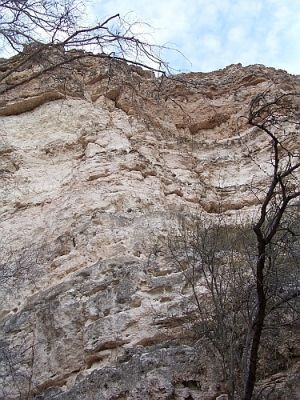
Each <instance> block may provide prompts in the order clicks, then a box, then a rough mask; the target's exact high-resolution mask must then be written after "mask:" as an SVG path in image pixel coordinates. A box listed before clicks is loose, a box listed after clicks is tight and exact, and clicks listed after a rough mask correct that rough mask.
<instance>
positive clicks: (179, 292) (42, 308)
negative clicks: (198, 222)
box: [0, 57, 299, 400]
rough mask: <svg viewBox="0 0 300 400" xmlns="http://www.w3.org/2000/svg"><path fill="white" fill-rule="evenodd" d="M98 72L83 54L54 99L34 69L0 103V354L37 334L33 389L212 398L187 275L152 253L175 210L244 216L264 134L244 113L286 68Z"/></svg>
mask: <svg viewBox="0 0 300 400" xmlns="http://www.w3.org/2000/svg"><path fill="white" fill-rule="evenodd" d="M75 67H76V68H75ZM83 72H84V73H83ZM28 73H29V72H28V71H25V72H24V74H23V75H22V74H21V75H20V77H19V78H18V79H23V77H25V76H27V74H28ZM60 73H62V72H60ZM65 73H66V74H67V73H68V71H65ZM107 74H108V69H107V65H104V62H103V61H101V60H97V59H94V58H92V57H91V58H87V59H86V60H85V62H84V63H83V64H76V63H75V64H74V73H73V75H72V78H70V79H69V83H68V85H67V86H66V88H65V92H63V97H64V98H63V97H57V98H56V97H55V96H54V97H51V96H52V95H51V96H50V97H47V96H45V95H43V94H42V92H41V90H44V92H43V93H60V92H59V90H58V89H59V87H58V86H59V84H58V83H57V82H56V80H55V79H53V82H51V81H49V82H51V85H52V87H51V90H50V88H47V87H44V86H43V85H46V83H44V82H40V81H38V80H37V81H32V82H30V83H28V84H26V85H25V86H24V87H22V86H20V87H19V88H18V89H15V90H14V91H12V92H11V94H9V95H7V96H6V97H5V99H3V103H1V107H3V108H2V114H1V118H0V123H1V137H0V157H1V159H0V172H1V174H0V201H1V217H0V245H1V252H2V253H1V257H2V260H1V263H3V265H4V268H7V271H8V272H12V274H11V276H10V274H8V277H7V281H6V282H5V284H3V285H2V286H1V287H0V294H1V308H2V310H1V313H0V316H1V320H0V323H1V332H0V334H1V336H3V337H4V338H5V340H7V341H10V346H11V348H10V351H11V352H12V351H13V350H12V348H13V347H14V346H19V348H21V347H22V346H25V347H26V346H27V348H31V347H32V345H34V349H35V352H34V357H35V358H34V364H33V367H31V368H33V371H32V369H31V368H30V366H29V364H28V363H27V364H26V363H25V362H23V364H22V363H21V364H22V365H21V364H20V365H21V367H20V370H18V371H19V372H20V373H21V372H22V373H23V376H30V373H31V372H33V377H34V379H33V387H34V391H35V392H34V393H35V394H36V395H40V396H42V397H41V398H42V399H50V398H51V396H52V395H53V396H54V395H55V396H56V397H55V398H57V399H60V400H62V399H64V400H66V399H72V400H79V399H82V398H84V399H87V400H90V399H96V400H98V399H101V400H102V399H105V400H108V399H113V398H119V399H122V398H123V399H128V400H129V399H130V400H138V399H143V400H144V399H149V400H150V399H153V400H155V399H166V398H171V397H170V396H174V395H176V396H177V397H176V398H177V399H178V400H179V399H180V400H181V399H188V398H193V399H204V398H216V397H217V393H220V391H218V389H217V384H218V383H219V382H218V375H217V372H216V371H215V370H214V367H213V366H209V365H207V358H206V356H207V355H205V354H203V351H202V352H200V354H196V356H195V349H194V348H193V347H191V346H190V343H191V342H189V340H190V337H189V334H190V333H191V332H190V329H189V321H190V315H189V314H188V312H187V308H188V307H187V306H186V304H187V302H189V301H190V297H189V296H190V292H189V291H188V290H186V291H184V290H183V287H182V286H183V277H182V273H181V272H180V271H178V270H172V269H171V268H170V267H169V266H167V265H166V264H165V263H164V261H163V258H162V256H161V255H159V252H158V253H157V254H156V256H155V257H156V258H154V257H152V254H153V252H154V251H156V250H155V249H157V247H159V246H158V245H159V241H160V240H162V238H163V237H164V235H165V234H166V233H167V232H168V230H170V229H172V228H173V229H175V227H176V223H175V222H174V220H175V217H176V215H178V214H180V213H186V212H195V213H197V212H201V213H206V215H207V216H209V215H210V214H212V215H213V213H215V212H218V211H219V209H220V201H222V207H223V208H224V209H225V212H226V215H227V216H228V218H232V219H233V220H234V218H236V216H237V215H238V213H241V214H243V217H247V216H250V217H251V216H252V215H253V212H254V211H255V206H256V204H257V198H256V196H255V195H254V193H253V185H255V184H258V183H262V182H264V180H265V172H266V171H267V169H268V168H270V165H269V163H268V161H269V160H268V152H267V150H268V148H267V145H268V143H267V140H265V139H264V138H262V136H261V135H260V134H259V133H258V132H256V131H255V130H254V129H253V128H251V129H250V128H249V127H248V126H247V125H246V123H245V119H243V118H241V116H245V115H247V112H248V105H249V102H250V100H251V98H252V97H253V96H254V95H256V94H257V93H258V92H260V91H261V90H265V89H266V88H267V87H270V85H271V86H272V87H277V86H276V85H279V86H280V87H281V88H282V87H283V86H285V85H287V87H289V85H293V84H295V79H296V78H294V77H292V76H289V75H287V74H286V73H284V72H280V71H276V70H273V69H266V68H265V67H261V66H250V67H246V68H243V67H241V66H240V65H237V66H229V67H227V68H226V69H225V70H222V71H216V72H213V73H207V74H195V73H191V74H187V75H180V76H179V78H180V79H183V78H184V79H186V80H187V81H188V84H187V85H184V84H183V83H181V82H176V81H171V80H170V81H168V80H165V81H164V80H163V81H162V82H161V81H160V80H159V78H155V77H154V76H153V75H152V74H151V73H149V72H145V71H143V70H141V69H136V67H129V66H126V64H125V63H122V64H120V65H119V67H118V66H115V65H113V66H112V67H111V70H110V74H111V76H108V75H107ZM82 76H84V77H85V78H84V79H85V84H84V85H82ZM108 81H109V82H108ZM274 82H278V84H277V83H276V84H275V83H274ZM193 83H195V84H193ZM40 86H41V88H40ZM137 88H139V90H138V91H137ZM158 88H159V89H158ZM56 91H57V92H56ZM26 93H27V95H28V93H31V96H30V97H26V96H25V94H26ZM24 99H25V100H24ZM5 107H6V108H5ZM9 107H10V108H9ZM0 113H1V109H0ZM293 140H294V143H295V148H297V146H298V144H299V138H296V139H293ZM249 149H251V154H253V156H254V157H255V159H256V160H257V161H259V163H260V165H261V167H262V168H261V169H259V168H257V164H256V163H254V162H253V161H252V160H251V158H250V157H249ZM180 340H182V342H181V343H179V342H180ZM28 357H29V356H28ZM2 367H3V368H4V369H5V368H6V367H7V366H5V365H3V363H2ZM204 367H205V368H204ZM18 368H19V367H18ZM198 371H202V372H201V373H200V372H198ZM24 382H25V381H23V383H22V384H23V385H25V384H26V382H25V383H24ZM5 384H6V387H7V388H9V389H7V390H8V391H10V393H9V396H10V397H8V395H7V397H6V398H7V399H13V398H17V397H16V396H18V393H17V391H16V389H14V388H13V387H14V383H13V380H12V377H11V376H8V378H7V380H6V382H5ZM105 385H106V386H105ZM24 387H25V386H24ZM51 387H52V389H51ZM22 390H23V389H22ZM51 392H52V393H51ZM83 393H84V394H83ZM89 393H90V394H89ZM95 393H96V394H95ZM94 394H95V396H98V397H93V396H94ZM83 395H84V396H86V397H82V396H83ZM88 396H90V397H88ZM101 396H102V397H101ZM168 396H169V397H168Z"/></svg>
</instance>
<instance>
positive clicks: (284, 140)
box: [167, 93, 300, 400]
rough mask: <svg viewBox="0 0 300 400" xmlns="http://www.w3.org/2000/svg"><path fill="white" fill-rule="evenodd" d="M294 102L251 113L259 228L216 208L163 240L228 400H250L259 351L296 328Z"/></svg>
mask: <svg viewBox="0 0 300 400" xmlns="http://www.w3.org/2000/svg"><path fill="white" fill-rule="evenodd" d="M298 98H299V97H298V95H297V94H276V93H275V94H271V93H263V94H260V95H259V96H257V97H255V98H254V99H253V101H252V103H251V105H250V112H249V124H250V125H252V126H253V127H254V128H255V129H257V133H259V134H260V135H261V134H262V135H261V138H262V142H263V145H264V146H266V149H267V150H268V154H269V158H268V159H267V160H264V172H265V177H264V180H263V181H262V182H259V183H258V186H257V190H256V191H255V193H254V194H255V196H256V197H257V198H258V200H259V204H260V205H259V207H258V217H256V218H255V219H256V222H255V223H250V222H249V224H248V225H245V226H240V225H239V224H238V223H237V224H236V225H232V224H229V223H228V222H226V218H225V216H223V215H222V213H221V209H222V207H220V213H219V214H217V215H216V218H215V219H213V220H210V221H209V220H208V219H207V218H204V217H203V216H201V217H200V218H199V217H195V216H192V217H188V218H186V217H185V218H184V220H183V223H182V222H181V223H180V224H179V229H178V232H177V234H175V236H174V234H172V235H171V236H170V239H169V240H168V246H167V247H168V253H169V260H170V262H171V263H172V264H173V265H176V266H177V268H179V269H180V271H182V273H183V275H184V278H185V282H186V284H188V285H189V286H190V288H191V290H192V295H193V299H194V300H193V301H194V303H195V306H196V311H197V313H198V322H197V324H196V328H197V329H196V331H197V335H198V337H199V338H204V339H205V340H206V341H208V343H209V344H210V346H211V349H212V351H213V352H214V355H216V356H217V359H218V360H219V362H220V365H221V369H222V371H223V377H224V380H225V381H226V382H227V388H226V391H227V393H228V394H229V397H230V399H241V398H242V399H244V400H250V399H252V398H253V393H254V389H255V383H256V380H257V377H259V378H261V377H263V374H262V370H263V368H264V366H263V359H262V358H260V357H261V356H262V353H263V352H259V350H260V347H261V343H264V344H265V345H267V344H268V343H274V342H275V341H276V338H275V337H276V336H280V333H281V332H282V331H283V332H286V331H287V329H292V328H293V327H294V326H295V323H296V324H298V325H299V321H300V318H299V316H300V310H299V298H300V282H299V272H300V271H299V266H300V265H299V264H300V263H299V258H300V232H299V221H300V213H299V211H300V207H299V202H297V199H298V198H299V197H300V187H299V172H300V157H299V156H300V153H299V133H298V132H297V129H298V127H299V124H300V120H299V108H298V104H297V101H298ZM264 137H265V139H266V141H263V139H264ZM254 161H255V160H254ZM256 163H258V164H259V160H256ZM258 167H259V165H258ZM260 167H261V166H260ZM258 396H259V397H260V398H262V397H263V396H264V394H263V391H262V392H261V393H260V394H259V395H258ZM256 398H258V397H257V396H256Z"/></svg>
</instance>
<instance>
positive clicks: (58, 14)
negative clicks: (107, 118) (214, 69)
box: [0, 0, 168, 94]
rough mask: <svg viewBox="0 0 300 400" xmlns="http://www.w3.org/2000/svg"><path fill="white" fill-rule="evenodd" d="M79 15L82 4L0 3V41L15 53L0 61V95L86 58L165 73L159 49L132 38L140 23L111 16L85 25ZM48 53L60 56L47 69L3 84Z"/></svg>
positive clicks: (66, 0) (71, 0) (69, 0)
mask: <svg viewBox="0 0 300 400" xmlns="http://www.w3.org/2000/svg"><path fill="white" fill-rule="evenodd" d="M83 12H84V5H83V3H82V2H80V1H78V0H59V1H54V0H23V1H20V0H18V1H16V0H10V1H8V0H0V41H1V42H2V47H3V48H4V49H11V50H13V52H14V53H15V54H17V56H15V57H13V58H12V59H9V60H4V61H3V60H2V62H1V65H0V85H1V84H2V85H1V88H0V94H1V93H5V92H7V91H8V90H10V89H12V88H14V87H16V86H20V85H22V84H24V83H27V82H28V81H30V80H32V79H35V78H37V77H39V76H40V75H42V74H44V73H47V72H49V71H52V70H55V69H56V68H58V67H61V66H63V65H66V64H69V63H71V62H72V61H74V60H78V59H82V58H84V57H86V56H87V55H88V56H93V57H100V58H103V59H113V60H121V61H126V62H128V63H130V64H134V65H139V66H141V67H144V68H148V69H150V70H152V71H156V72H159V73H163V74H165V73H166V72H167V71H168V64H167V63H166V62H164V61H163V59H162V57H161V51H162V49H163V48H164V47H163V46H158V45H153V44H151V43H150V42H149V41H146V40H145V39H144V38H143V35H138V34H137V33H136V29H135V28H136V25H141V24H140V23H137V22H136V23H129V22H127V21H126V20H125V19H124V18H122V17H121V16H120V15H119V14H115V15H111V16H109V17H107V18H104V19H103V20H101V21H99V22H98V23H96V24H95V25H92V26H85V25H82V24H81V20H82V19H81V18H80V15H82V13H83ZM49 50H50V51H52V52H54V54H55V52H56V53H57V52H59V55H60V56H59V57H52V58H51V59H50V57H47V58H48V63H47V65H44V66H40V68H39V69H38V70H37V71H36V70H35V71H32V73H31V74H30V75H29V76H27V77H26V79H25V78H24V79H21V80H19V81H18V82H17V83H15V84H12V83H10V84H7V78H8V77H9V76H11V74H12V73H13V72H15V71H19V70H21V68H22V67H24V65H26V64H28V62H30V61H31V60H34V59H36V58H40V57H42V54H43V52H45V51H47V52H48V55H49ZM70 50H73V52H70ZM82 50H84V52H82ZM18 54H19V56H18Z"/></svg>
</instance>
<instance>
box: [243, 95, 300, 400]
mask: <svg viewBox="0 0 300 400" xmlns="http://www.w3.org/2000/svg"><path fill="white" fill-rule="evenodd" d="M297 97H298V98H299V95H298V94H279V95H278V94H272V93H263V94H260V95H258V96H256V97H255V98H254V99H253V101H252V103H251V106H250V112H249V123H250V125H252V126H254V127H256V128H258V129H259V130H260V131H261V132H262V133H264V134H265V135H267V138H268V140H269V146H270V153H271V154H270V160H269V163H270V175H269V177H268V183H267V187H266V190H265V191H264V192H263V193H262V194H261V196H262V198H261V206H260V211H259V219H258V221H257V222H256V223H255V224H254V227H253V230H254V233H255V236H256V243H257V254H256V265H255V285H256V312H255V317H254V319H253V321H252V326H251V341H250V344H249V355H248V367H247V374H246V384H245V391H244V397H243V398H244V400H251V399H252V396H253V391H254V386H255V382H256V371H257V365H258V357H259V346H260V341H261V335H262V331H263V328H264V324H265V320H266V313H267V311H268V300H269V294H268V292H269V289H270V288H269V280H268V279H267V277H268V272H269V270H274V268H275V269H276V260H274V257H273V254H272V250H273V248H274V246H278V245H280V243H282V240H279V241H278V237H279V236H280V235H281V234H282V230H286V232H287V233H288V234H291V235H293V231H292V230H291V229H290V228H288V227H284V226H283V224H282V222H283V219H284V216H285V214H286V213H287V211H288V208H289V206H291V207H292V206H293V205H294V206H295V205H296V204H295V201H296V199H297V198H299V197H300V187H299V171H300V152H299V143H297V137H298V135H299V134H298V132H297V127H299V126H300V118H299V109H298V105H297V103H296V102H295V98H297ZM279 239H281V238H280V237H279ZM286 268H288V265H286ZM299 295H300V293H299V289H298V288H296V290H295V291H293V292H292V293H289V294H288V295H287V297H286V298H285V299H283V301H284V302H288V301H289V300H291V299H292V298H295V297H297V296H299Z"/></svg>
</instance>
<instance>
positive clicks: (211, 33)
mask: <svg viewBox="0 0 300 400" xmlns="http://www.w3.org/2000/svg"><path fill="white" fill-rule="evenodd" d="M88 12H89V18H91V19H93V17H94V16H97V17H98V18H99V19H100V20H101V18H104V17H106V16H110V15H113V14H115V13H120V14H121V15H122V16H124V17H125V18H127V19H128V20H129V21H142V22H145V23H148V24H150V25H151V28H149V27H147V26H142V25H138V28H136V29H138V30H140V31H137V32H138V33H140V32H143V33H147V36H146V37H147V40H149V41H150V42H153V43H155V44H159V45H166V46H169V47H173V48H176V49H177V50H178V52H176V51H166V52H165V53H163V55H162V56H163V58H164V59H166V60H167V61H168V62H169V64H170V66H171V67H172V68H173V69H174V70H176V71H178V72H187V71H197V72H208V71H213V70H217V69H220V68H224V67H225V66H227V65H230V64H235V63H242V64H243V65H249V64H264V65H266V66H269V67H275V68H281V69H284V70H287V71H288V72H289V73H292V74H300V0H167V1H166V0H94V1H93V3H91V4H90V5H89V9H88Z"/></svg>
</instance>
